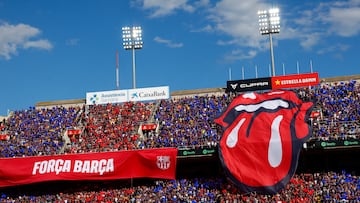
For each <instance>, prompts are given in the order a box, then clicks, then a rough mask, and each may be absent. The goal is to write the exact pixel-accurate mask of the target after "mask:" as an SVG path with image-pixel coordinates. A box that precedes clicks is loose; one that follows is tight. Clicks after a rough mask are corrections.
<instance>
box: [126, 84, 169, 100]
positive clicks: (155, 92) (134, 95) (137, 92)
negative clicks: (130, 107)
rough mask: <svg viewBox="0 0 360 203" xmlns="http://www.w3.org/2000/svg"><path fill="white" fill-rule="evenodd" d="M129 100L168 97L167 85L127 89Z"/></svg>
mask: <svg viewBox="0 0 360 203" xmlns="http://www.w3.org/2000/svg"><path fill="white" fill-rule="evenodd" d="M128 94H129V101H150V100H159V99H169V98H170V92H169V86H163V87H149V88H139V89H129V90H128Z"/></svg>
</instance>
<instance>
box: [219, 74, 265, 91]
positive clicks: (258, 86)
mask: <svg viewBox="0 0 360 203" xmlns="http://www.w3.org/2000/svg"><path fill="white" fill-rule="evenodd" d="M269 89H271V78H270V77H266V78H255V79H247V80H232V81H227V82H226V91H227V92H247V91H257V90H269Z"/></svg>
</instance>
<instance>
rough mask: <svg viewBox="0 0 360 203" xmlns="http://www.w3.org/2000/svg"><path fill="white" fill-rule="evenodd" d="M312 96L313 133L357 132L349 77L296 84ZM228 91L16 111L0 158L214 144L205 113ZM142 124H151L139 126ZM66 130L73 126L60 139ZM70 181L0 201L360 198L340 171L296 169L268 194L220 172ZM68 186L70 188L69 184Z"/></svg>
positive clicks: (358, 110)
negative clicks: (245, 188)
mask: <svg viewBox="0 0 360 203" xmlns="http://www.w3.org/2000/svg"><path fill="white" fill-rule="evenodd" d="M297 91H298V93H299V95H300V96H301V98H303V99H304V100H307V101H314V102H315V104H316V106H315V108H314V110H316V111H318V112H319V115H318V116H316V117H314V118H312V126H313V139H320V140H334V139H351V138H359V137H360V85H359V84H358V83H356V81H348V82H339V83H331V84H330V83H329V84H324V83H323V84H321V85H319V86H317V87H312V88H303V89H298V90H297ZM233 97H234V95H232V94H221V95H198V96H188V97H182V98H176V99H169V100H160V101H157V102H148V103H143V102H136V103H134V102H125V103H121V104H107V105H90V106H83V107H67V108H65V107H62V106H59V107H52V108H48V109H36V108H33V107H31V108H29V109H26V110H18V111H14V112H12V114H11V115H10V116H9V117H8V118H7V119H6V120H4V121H2V122H1V125H0V134H6V135H8V136H9V137H8V138H9V139H4V140H0V158H3V157H23V156H42V155H54V154H60V153H86V152H103V151H117V150H131V149H143V148H158V147H179V148H182V147H202V146H209V147H213V146H216V145H217V143H218V141H219V140H220V138H221V134H222V129H221V127H220V126H219V125H216V124H215V123H214V122H213V119H214V118H215V117H216V116H217V115H218V114H219V113H220V112H222V111H223V110H224V109H225V108H226V107H227V105H228V104H229V103H230V102H231V100H232V99H233ZM142 123H155V124H157V125H158V126H159V128H158V129H156V130H154V129H153V130H150V131H144V132H143V131H141V132H140V131H139V126H141V124H142ZM67 129H81V133H80V134H78V135H76V136H74V137H71V139H70V144H69V146H67V145H65V143H66V140H65V139H64V135H65V132H66V130H67ZM76 184H77V183H74V185H73V186H72V187H69V189H64V190H63V191H61V192H48V193H43V194H37V193H36V195H35V193H34V194H25V193H22V191H17V190H14V191H9V192H6V193H1V192H0V195H1V197H0V202H59V203H62V202H67V203H68V202H191V203H193V202H281V201H283V202H360V192H359V191H360V179H359V177H358V176H354V175H350V174H347V173H345V172H343V173H335V172H326V173H313V174H296V175H295V176H294V177H293V178H292V179H291V181H290V183H289V184H288V185H287V186H286V188H285V189H283V190H281V191H280V192H279V193H278V194H276V195H260V194H255V193H252V194H242V193H241V192H239V191H237V189H236V188H235V187H234V186H233V185H232V184H231V183H229V182H227V181H226V180H225V179H223V178H219V177H215V178H195V179H182V178H180V179H177V180H155V181H154V182H152V183H151V184H145V185H144V184H140V185H135V186H126V187H125V186H123V185H113V184H110V185H111V186H109V185H103V184H85V185H76ZM74 188H77V189H76V190H74Z"/></svg>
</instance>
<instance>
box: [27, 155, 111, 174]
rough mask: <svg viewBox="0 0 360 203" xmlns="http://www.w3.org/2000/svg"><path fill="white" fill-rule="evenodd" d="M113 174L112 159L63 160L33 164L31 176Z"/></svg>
mask: <svg viewBox="0 0 360 203" xmlns="http://www.w3.org/2000/svg"><path fill="white" fill-rule="evenodd" d="M110 172H114V159H113V158H110V159H101V160H74V161H72V160H63V159H50V160H44V161H38V162H35V163H34V166H33V170H32V175H37V174H46V173H55V174H56V175H58V174H60V173H92V174H99V175H103V174H104V173H110Z"/></svg>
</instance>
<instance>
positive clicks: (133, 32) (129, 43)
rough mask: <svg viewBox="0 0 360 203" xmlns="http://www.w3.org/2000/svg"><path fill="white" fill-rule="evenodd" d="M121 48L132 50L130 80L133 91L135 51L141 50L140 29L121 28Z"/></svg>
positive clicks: (134, 85)
mask: <svg viewBox="0 0 360 203" xmlns="http://www.w3.org/2000/svg"><path fill="white" fill-rule="evenodd" d="M122 31H123V36H122V37H123V46H124V49H125V50H130V49H131V50H132V80H133V84H132V86H133V89H135V88H136V65H135V49H142V46H143V41H142V29H141V27H131V28H130V27H123V28H122Z"/></svg>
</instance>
